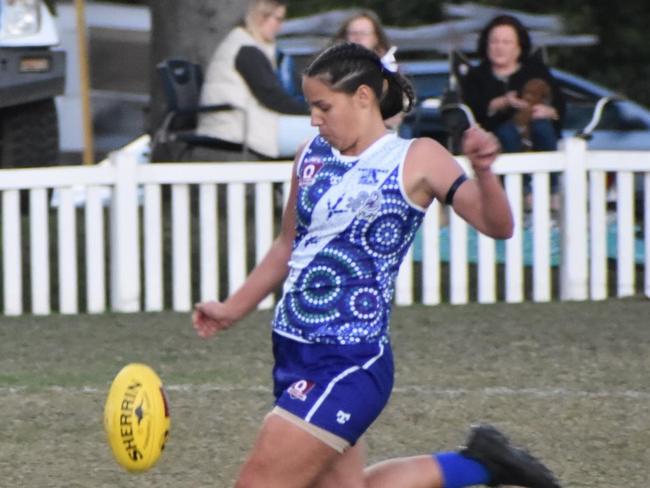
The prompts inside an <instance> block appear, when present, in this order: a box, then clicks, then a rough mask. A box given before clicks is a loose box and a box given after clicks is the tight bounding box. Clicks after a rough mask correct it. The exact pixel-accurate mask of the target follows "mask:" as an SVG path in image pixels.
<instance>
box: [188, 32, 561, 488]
mask: <svg viewBox="0 0 650 488" xmlns="http://www.w3.org/2000/svg"><path fill="white" fill-rule="evenodd" d="M303 89H304V93H305V96H306V98H307V100H308V102H309V106H310V109H311V121H312V124H313V125H314V126H315V127H317V128H318V131H319V135H318V136H316V137H314V138H313V139H312V140H311V141H310V142H308V143H307V144H306V145H305V146H304V147H303V148H302V149H301V150H299V151H298V154H297V156H296V159H295V166H294V169H293V172H292V181H291V191H290V195H289V200H288V202H287V206H286V209H285V212H284V216H283V222H282V226H281V231H280V234H279V236H278V237H277V238H276V240H275V241H274V243H273V245H272V247H271V249H270V250H269V251H268V253H267V254H266V256H265V257H264V259H263V260H262V261H261V262H260V263H259V265H258V266H257V267H256V268H255V269H254V270H253V271H252V272H251V274H250V275H249V277H248V278H247V279H246V281H245V282H244V284H243V285H242V286H241V288H239V289H238V290H237V291H236V292H235V293H234V294H233V295H231V296H230V297H229V298H228V299H226V300H225V301H224V302H216V301H209V302H203V303H199V304H197V305H196V306H195V309H194V313H193V316H192V321H193V324H194V327H195V329H196V331H197V333H198V334H199V336H201V337H204V338H207V337H210V336H212V335H214V334H215V333H217V332H219V331H222V330H224V329H227V328H229V327H231V326H232V325H233V324H234V323H235V322H237V321H238V320H240V319H241V318H242V317H244V316H245V315H246V314H247V313H249V312H250V311H252V310H254V309H255V307H256V306H257V304H258V303H259V302H260V301H261V300H262V299H264V297H266V295H268V294H269V293H271V292H273V291H274V290H275V289H276V287H277V286H278V285H279V284H280V283H281V282H283V281H284V286H283V295H282V298H281V300H280V301H279V302H278V304H277V307H276V311H275V316H274V319H273V323H272V328H273V334H272V336H273V337H272V340H273V354H274V358H275V366H274V368H273V380H274V389H273V390H274V395H275V407H274V408H273V409H272V410H271V412H270V413H269V414H268V415H267V416H266V417H265V419H264V421H263V423H262V426H261V429H260V432H259V435H258V437H257V440H256V441H255V445H254V446H253V448H252V451H251V452H250V454H249V456H248V459H247V460H246V462H245V463H244V466H243V467H242V469H241V471H240V473H239V478H238V482H237V484H236V486H237V487H238V488H244V487H246V488H251V487H260V488H261V487H264V488H287V487H291V488H307V487H319V488H328V487H329V488H335V487H336V488H339V487H345V488H364V487H376V488H379V487H389V486H390V487H403V488H407V487H410V488H418V487H429V488H442V487H445V488H460V487H464V486H470V485H477V484H489V485H491V486H497V485H499V484H507V485H520V486H529V487H535V488H557V487H559V484H558V483H557V481H556V480H555V478H554V477H553V475H552V473H551V472H550V471H549V470H548V469H547V468H546V467H545V466H544V465H543V464H542V463H541V462H540V461H538V460H537V459H535V458H534V457H532V456H531V455H530V454H528V453H527V452H526V451H524V450H522V449H519V448H517V447H514V446H512V445H511V444H510V443H509V441H508V440H507V438H505V436H503V434H501V433H500V432H499V431H498V430H497V429H496V428H494V427H492V426H489V425H479V426H475V427H473V428H472V429H471V431H470V434H469V436H468V438H467V441H466V445H465V447H463V448H462V449H461V450H460V451H457V452H444V453H435V454H425V455H420V456H413V457H407V458H399V459H392V460H388V461H384V462H382V463H379V464H376V465H373V466H370V467H368V468H366V467H365V463H366V454H365V446H364V442H363V440H362V435H363V434H364V432H365V431H366V430H367V429H368V428H369V427H370V425H371V424H372V423H373V421H374V420H375V419H376V418H377V416H378V415H379V414H380V413H381V411H382V410H383V409H384V407H385V405H386V403H387V402H388V398H389V396H390V393H391V390H392V387H393V359H392V353H391V344H390V336H389V324H388V322H389V317H390V309H391V305H392V299H393V289H394V281H395V277H396V275H397V272H398V270H399V267H400V263H401V262H402V260H403V259H404V256H405V255H406V253H407V251H408V249H409V247H410V245H411V242H412V241H413V237H414V235H415V233H416V231H417V229H418V227H419V226H420V224H421V223H422V219H423V217H424V213H425V210H426V208H427V207H428V206H429V205H430V204H431V203H432V201H433V200H434V199H438V200H440V201H442V202H445V203H446V204H448V205H453V208H454V210H455V211H456V212H457V213H458V214H459V215H461V216H462V217H463V218H464V219H465V220H467V221H468V222H470V223H471V224H472V225H474V226H475V227H476V228H477V229H479V230H481V231H482V232H484V233H486V234H487V235H490V236H492V237H496V238H508V237H510V236H511V235H512V230H513V222H512V214H511V212H510V207H509V205H508V201H507V199H506V196H505V193H504V191H503V188H502V187H501V184H500V181H499V179H498V178H497V177H496V175H494V174H493V173H492V171H491V169H490V167H491V165H492V163H493V162H494V160H495V158H496V157H497V152H498V142H497V141H496V139H495V138H494V136H492V135H490V134H489V133H487V132H485V131H483V130H481V129H479V128H472V129H469V130H468V131H467V133H466V134H465V141H464V150H465V154H466V155H467V157H468V158H469V161H470V162H471V165H472V168H473V170H474V176H473V177H472V178H468V177H467V176H466V175H465V173H464V172H463V170H462V169H461V167H460V166H459V165H458V163H457V162H456V161H455V160H454V159H453V157H452V156H451V155H450V154H449V152H447V150H446V149H444V148H443V147H442V146H441V145H440V144H438V143H437V142H435V141H434V140H432V139H429V138H421V139H412V140H407V139H401V138H399V137H397V136H396V135H395V134H394V133H390V132H389V131H388V130H387V129H386V127H385V126H384V123H383V120H384V119H385V118H386V117H390V116H393V115H395V114H397V113H398V112H399V111H403V110H408V109H409V105H410V104H411V103H413V90H412V88H411V86H410V85H409V83H408V81H407V80H406V79H405V78H404V77H403V76H402V75H401V74H399V73H398V72H393V71H391V70H390V69H387V68H386V67H385V66H384V65H383V64H382V63H381V61H380V58H379V57H378V56H377V54H376V53H374V52H372V51H370V50H368V49H366V48H364V47H363V46H360V45H358V44H353V43H344V44H339V45H335V46H333V47H331V48H329V49H327V50H326V51H324V52H323V53H322V54H321V55H320V56H318V57H317V58H316V59H315V60H314V62H313V63H312V64H311V65H310V66H309V67H308V68H307V70H306V72H305V74H304V76H303ZM405 100H406V101H407V103H404V101H405Z"/></svg>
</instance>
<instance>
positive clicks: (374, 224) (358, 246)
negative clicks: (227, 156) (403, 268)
mask: <svg viewBox="0 0 650 488" xmlns="http://www.w3.org/2000/svg"><path fill="white" fill-rule="evenodd" d="M409 145H410V140H405V139H400V138H398V137H397V136H395V135H392V134H390V135H386V136H384V137H382V138H381V139H379V140H378V141H376V142H375V143H374V144H373V145H372V146H370V147H369V148H368V149H366V150H365V151H364V152H363V153H362V154H361V155H359V156H357V157H354V158H352V157H349V156H342V155H341V154H340V153H339V152H338V151H336V150H335V149H333V148H332V147H331V146H330V145H329V143H328V142H327V141H325V140H324V139H323V138H321V137H320V136H318V137H316V138H315V139H313V140H312V142H311V143H310V144H309V145H308V146H307V148H306V149H305V151H304V152H303V154H302V157H301V159H300V161H299V163H298V165H297V171H298V183H299V189H298V200H297V217H296V237H295V240H294V243H293V251H292V255H291V259H290V261H289V268H290V272H289V275H288V278H287V280H286V282H285V285H284V293H283V297H282V299H281V300H280V302H279V303H278V306H277V308H276V312H275V318H274V323H273V326H274V330H275V331H276V332H277V333H279V334H281V335H284V336H288V337H291V338H294V339H296V340H300V341H304V342H316V343H324V344H358V343H364V342H366V343H367V342H377V341H380V340H382V339H383V338H384V337H386V335H387V332H388V321H389V317H390V308H391V302H392V299H393V291H394V281H395V277H396V275H397V272H398V270H399V265H400V263H401V262H402V259H403V257H404V254H405V253H406V252H407V250H408V248H409V246H410V245H411V242H412V241H413V237H414V235H415V232H416V230H417V228H418V227H419V226H420V223H421V222H422V218H423V216H424V211H423V209H421V208H417V207H416V206H414V205H413V204H411V203H410V202H408V201H407V200H406V199H405V196H404V194H403V190H402V187H401V185H400V181H401V178H402V167H403V163H404V159H405V156H406V152H407V150H408V148H409Z"/></svg>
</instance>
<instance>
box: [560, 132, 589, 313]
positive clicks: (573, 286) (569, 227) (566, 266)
mask: <svg viewBox="0 0 650 488" xmlns="http://www.w3.org/2000/svg"><path fill="white" fill-rule="evenodd" d="M565 144H566V147H565V157H566V161H565V163H566V166H565V170H564V182H563V189H562V194H563V202H562V228H561V232H562V261H561V264H560V266H561V268H560V299H562V300H586V299H587V297H588V276H587V269H588V266H587V264H588V259H589V258H588V256H587V169H586V168H587V166H586V159H587V141H585V140H584V139H581V138H578V137H571V138H568V139H566V140H565Z"/></svg>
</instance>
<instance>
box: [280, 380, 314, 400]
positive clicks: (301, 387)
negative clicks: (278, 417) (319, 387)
mask: <svg viewBox="0 0 650 488" xmlns="http://www.w3.org/2000/svg"><path fill="white" fill-rule="evenodd" d="M315 385H316V383H314V382H313V381H308V380H299V381H296V382H295V383H294V384H293V385H291V386H290V387H289V388H287V392H288V393H289V396H290V397H291V399H292V400H300V401H301V402H304V401H305V400H307V395H308V394H309V392H310V391H311V389H312V388H313V387H314V386H315Z"/></svg>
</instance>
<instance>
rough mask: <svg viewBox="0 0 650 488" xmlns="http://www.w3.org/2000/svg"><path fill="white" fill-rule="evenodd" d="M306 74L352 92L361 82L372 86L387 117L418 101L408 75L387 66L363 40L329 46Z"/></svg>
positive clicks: (382, 113) (343, 90)
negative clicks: (360, 43)
mask: <svg viewBox="0 0 650 488" xmlns="http://www.w3.org/2000/svg"><path fill="white" fill-rule="evenodd" d="M304 74H305V76H309V77H310V78H318V79H319V80H321V81H323V82H324V83H327V84H328V85H329V86H330V87H331V88H332V90H335V91H339V92H343V93H348V94H353V93H355V92H356V90H357V88H359V86H361V85H367V86H369V87H370V88H371V89H372V90H373V92H374V93H375V95H376V96H377V100H379V108H380V110H381V116H382V117H383V118H384V119H388V118H390V117H392V116H393V115H396V114H398V113H400V112H408V111H410V110H411V108H412V107H413V104H414V103H415V92H414V90H413V87H412V86H411V83H410V82H409V81H408V80H407V79H406V78H405V77H404V75H402V74H401V73H399V72H392V71H390V70H388V69H386V68H385V67H384V66H383V65H382V63H381V60H380V59H379V56H377V54H375V53H374V52H373V51H371V50H369V49H366V48H365V47H363V46H361V45H359V44H355V43H351V42H345V43H341V44H336V45H334V46H332V47H330V48H328V49H326V50H325V51H323V52H322V53H321V54H319V55H318V57H317V58H316V59H315V60H314V61H313V62H312V63H311V64H310V65H309V66H308V67H307V69H306V70H305V73H304ZM384 80H386V82H387V83H386V87H384Z"/></svg>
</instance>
